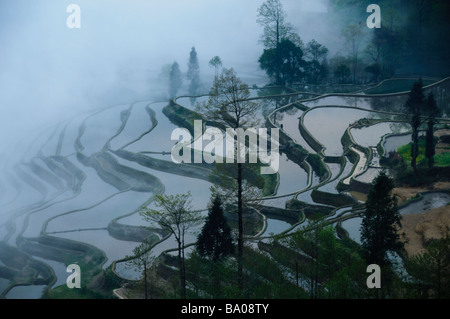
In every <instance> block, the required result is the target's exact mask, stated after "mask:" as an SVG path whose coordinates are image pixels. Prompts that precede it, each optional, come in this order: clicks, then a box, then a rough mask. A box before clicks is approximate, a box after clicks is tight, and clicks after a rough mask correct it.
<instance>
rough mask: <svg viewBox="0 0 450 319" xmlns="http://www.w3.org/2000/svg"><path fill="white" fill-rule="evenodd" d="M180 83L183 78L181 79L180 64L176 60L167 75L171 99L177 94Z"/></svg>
mask: <svg viewBox="0 0 450 319" xmlns="http://www.w3.org/2000/svg"><path fill="white" fill-rule="evenodd" d="M182 84H183V80H182V79H181V71H180V66H179V65H178V63H177V62H174V63H173V64H172V66H171V68H170V75H169V95H170V98H171V99H173V98H174V97H175V96H176V95H177V92H178V90H179V89H180V88H181V85H182Z"/></svg>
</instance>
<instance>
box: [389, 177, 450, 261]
mask: <svg viewBox="0 0 450 319" xmlns="http://www.w3.org/2000/svg"><path fill="white" fill-rule="evenodd" d="M449 189H450V182H437V183H434V184H433V185H432V186H431V187H430V188H420V187H399V188H395V189H394V191H393V193H394V194H395V195H397V198H398V204H399V205H402V204H404V203H405V202H407V201H408V200H410V199H411V198H413V197H416V196H417V194H419V193H422V192H428V191H439V190H449ZM401 222H402V229H401V232H404V233H405V235H406V238H407V239H408V242H407V243H406V245H405V249H406V251H407V253H408V255H409V256H412V255H415V254H417V253H420V252H421V251H423V249H424V246H425V245H426V244H427V243H429V241H430V240H431V239H438V238H441V237H442V233H443V231H445V229H447V230H448V229H450V206H449V205H447V206H443V207H439V208H433V209H430V210H429V211H426V212H420V213H416V214H408V215H402V221H401Z"/></svg>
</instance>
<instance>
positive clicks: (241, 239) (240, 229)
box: [237, 162, 244, 292]
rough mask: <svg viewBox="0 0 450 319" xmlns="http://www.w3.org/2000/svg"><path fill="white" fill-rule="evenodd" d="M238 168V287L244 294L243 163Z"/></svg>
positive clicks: (238, 164)
mask: <svg viewBox="0 0 450 319" xmlns="http://www.w3.org/2000/svg"><path fill="white" fill-rule="evenodd" d="M237 166H238V178H237V182H238V286H239V290H240V291H241V292H242V291H243V290H244V284H243V278H242V255H243V250H244V234H243V233H244V226H243V221H242V163H239V162H238V163H237Z"/></svg>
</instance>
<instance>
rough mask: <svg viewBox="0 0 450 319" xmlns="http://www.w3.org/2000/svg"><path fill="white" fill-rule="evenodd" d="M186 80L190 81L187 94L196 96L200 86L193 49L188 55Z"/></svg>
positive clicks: (196, 59) (198, 71)
mask: <svg viewBox="0 0 450 319" xmlns="http://www.w3.org/2000/svg"><path fill="white" fill-rule="evenodd" d="M187 78H188V80H189V81H190V84H189V94H190V95H197V93H198V89H199V86H200V66H199V64H198V58H197V51H196V50H195V47H192V49H191V53H190V54H189V63H188V72H187Z"/></svg>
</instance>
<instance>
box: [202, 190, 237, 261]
mask: <svg viewBox="0 0 450 319" xmlns="http://www.w3.org/2000/svg"><path fill="white" fill-rule="evenodd" d="M223 213H224V212H223V208H222V201H221V199H220V197H218V196H216V197H214V200H213V202H212V204H211V206H210V208H209V214H208V217H207V218H206V222H205V224H204V225H203V228H202V231H201V233H200V234H199V236H198V238H197V251H198V253H199V255H200V256H201V257H206V258H209V259H211V260H212V261H218V260H221V259H223V258H224V257H225V256H227V255H229V254H232V253H233V251H234V244H233V239H232V237H231V228H230V227H229V226H228V224H227V220H226V219H225V217H224V215H223Z"/></svg>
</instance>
